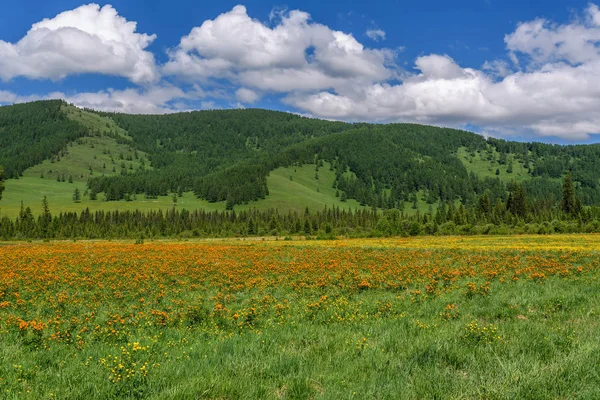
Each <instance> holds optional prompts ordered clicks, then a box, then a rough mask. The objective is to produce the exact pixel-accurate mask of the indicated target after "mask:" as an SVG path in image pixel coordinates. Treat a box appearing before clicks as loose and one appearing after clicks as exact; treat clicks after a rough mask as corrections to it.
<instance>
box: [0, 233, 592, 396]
mask: <svg viewBox="0 0 600 400" xmlns="http://www.w3.org/2000/svg"><path fill="white" fill-rule="evenodd" d="M599 252H600V235H590V234H588V235H553V236H549V237H548V236H494V237H416V238H394V239H352V240H351V239H346V240H327V241H325V240H323V241H309V240H300V239H298V240H291V241H289V240H258V239H252V240H248V239H245V240H244V239H240V240H204V241H187V242H183V241H153V242H146V243H141V244H134V243H132V242H109V241H97V242H93V241H82V242H66V241H65V242H47V243H43V242H38V243H15V242H11V243H6V244H4V245H0V397H2V398H6V399H110V398H149V399H171V398H174V399H202V398H207V399H265V398H266V399H332V398H335V399H352V398H356V399H368V398H373V399H398V398H400V399H423V398H439V399H442V398H444V399H447V398H450V399H480V398H484V399H515V398H519V399H573V398H581V399H588V398H589V399H593V398H598V397H597V396H598V393H599V392H600V329H599V322H600V318H599V315H598V314H599V313H600V283H599V280H598V278H599V276H600V257H599Z"/></svg>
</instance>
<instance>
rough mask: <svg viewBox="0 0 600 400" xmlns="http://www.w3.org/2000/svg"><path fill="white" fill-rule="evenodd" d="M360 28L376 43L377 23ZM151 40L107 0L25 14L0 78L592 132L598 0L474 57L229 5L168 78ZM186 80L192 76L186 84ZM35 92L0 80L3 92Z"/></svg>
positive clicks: (496, 127)
mask: <svg viewBox="0 0 600 400" xmlns="http://www.w3.org/2000/svg"><path fill="white" fill-rule="evenodd" d="M367 36H369V37H370V38H371V39H373V40H380V39H384V37H385V33H384V32H383V31H381V32H378V30H373V31H368V32H367ZM154 37H155V36H154V35H145V34H140V33H136V25H135V22H130V21H127V20H125V19H124V18H122V17H120V16H119V15H118V14H117V12H116V11H115V10H114V9H113V8H112V7H110V6H105V7H102V8H100V7H99V6H97V5H88V6H82V7H79V8H77V9H75V10H72V11H67V12H65V13H62V14H59V15H58V16H56V17H55V18H53V19H49V20H44V21H41V22H40V23H38V24H35V25H34V26H33V27H32V29H31V30H30V31H29V32H28V33H27V35H26V36H25V37H24V38H23V39H21V40H20V41H19V42H17V43H15V44H12V43H7V42H3V41H0V78H3V79H10V78H12V77H14V76H25V77H29V78H44V77H45V78H52V79H58V78H61V77H63V76H66V75H68V74H74V73H85V72H97V73H103V74H111V75H119V76H124V77H127V78H129V79H130V80H131V81H132V82H134V83H139V84H142V83H143V84H144V86H143V88H131V89H125V90H105V91H100V92H96V93H81V94H64V93H53V94H50V95H47V96H44V98H54V97H60V98H66V99H67V101H70V102H73V103H75V104H77V105H79V106H85V107H92V108H97V109H102V110H115V111H122V112H132V113H165V112H172V111H176V110H181V109H186V107H187V104H190V102H189V101H190V100H192V99H193V100H196V99H202V100H203V101H202V102H201V103H200V105H201V107H202V108H214V107H216V105H217V104H216V103H215V102H214V100H215V99H219V100H221V101H222V102H225V103H228V104H235V105H236V106H238V107H242V106H243V105H244V104H254V103H256V102H257V101H258V100H259V99H260V98H261V97H262V96H263V95H269V94H270V93H276V94H280V95H282V96H283V99H284V100H283V101H284V102H285V103H286V104H288V105H290V106H291V107H292V108H293V110H294V111H296V112H298V113H301V114H306V115H311V116H316V117H321V118H325V119H342V120H361V121H374V122H392V121H407V122H421V123H427V124H436V125H450V126H456V127H463V126H465V125H466V124H471V125H476V126H479V127H481V129H482V131H483V132H486V133H487V134H496V135H508V134H512V133H516V134H519V135H520V136H527V135H537V136H540V135H541V136H558V137H562V138H565V139H572V140H582V139H586V138H587V137H588V135H589V134H591V133H600V8H599V7H598V6H596V5H595V4H590V5H589V6H588V7H587V8H586V9H585V10H583V12H582V14H581V15H580V16H579V17H578V18H575V19H573V20H571V21H570V22H569V23H565V24H556V23H554V22H552V21H549V20H546V19H541V18H537V19H534V20H532V21H525V22H522V23H519V24H518V25H517V26H516V27H515V30H514V31H513V32H511V33H509V34H507V35H506V36H505V37H504V42H505V45H506V54H505V56H504V57H498V58H496V59H493V60H489V61H487V62H485V63H484V64H483V65H482V66H480V67H478V68H469V67H466V66H464V65H461V64H460V63H459V62H457V61H456V60H454V59H453V58H452V57H451V56H450V55H446V54H427V55H422V56H420V57H418V58H416V59H415V60H414V66H413V68H411V69H409V70H403V69H401V68H400V67H398V65H397V64H396V63H395V58H396V56H397V54H396V53H397V51H396V50H391V49H387V48H369V47H366V46H364V45H363V44H362V43H360V42H359V41H358V40H357V39H356V38H355V37H354V36H353V35H352V34H350V33H346V32H341V31H336V30H333V29H331V28H329V27H327V26H325V25H322V24H319V23H317V22H314V21H312V20H311V18H310V15H309V14H307V13H306V12H303V11H299V10H293V11H287V10H276V11H273V12H272V13H271V15H270V16H269V22H268V23H265V22H261V21H259V20H256V19H253V18H251V17H250V16H249V15H248V12H247V10H246V8H245V7H244V6H241V5H240V6H236V7H234V8H233V9H232V10H230V11H228V12H225V13H223V14H221V15H218V16H217V17H216V18H214V19H210V20H206V21H204V22H203V23H202V24H201V25H200V26H197V27H194V28H193V29H191V31H190V32H189V34H188V35H186V36H184V37H182V38H181V40H180V42H179V44H178V45H177V46H176V47H174V48H172V49H170V50H169V51H168V57H169V58H168V61H167V62H166V63H165V64H164V65H162V66H160V68H158V69H159V70H160V72H161V73H162V74H163V76H167V78H163V80H162V81H161V80H160V79H159V75H160V74H159V72H158V71H157V67H156V65H155V62H154V57H153V55H152V54H151V53H150V52H148V51H147V50H146V48H147V47H148V46H149V44H150V43H151V42H152V40H153V39H154ZM173 78H174V79H173ZM166 80H169V81H176V82H179V83H181V82H184V83H183V84H182V85H183V87H186V88H188V89H186V90H187V91H186V90H183V89H181V88H179V87H176V86H173V85H171V84H167V83H165V81H166ZM188 84H192V85H195V86H192V89H191V90H190V89H189V86H187V85H188ZM198 84H201V85H202V87H203V88H204V90H201V89H200V88H199V87H198V86H197V85H198ZM33 99H34V97H32V96H30V97H26V98H25V97H21V96H18V95H17V94H14V93H12V92H8V91H0V103H12V102H19V101H25V100H33Z"/></svg>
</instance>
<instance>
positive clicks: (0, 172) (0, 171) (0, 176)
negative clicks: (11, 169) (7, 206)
mask: <svg viewBox="0 0 600 400" xmlns="http://www.w3.org/2000/svg"><path fill="white" fill-rule="evenodd" d="M2 192H4V168H2V167H0V200H2Z"/></svg>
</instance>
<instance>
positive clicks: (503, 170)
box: [457, 147, 531, 183]
mask: <svg viewBox="0 0 600 400" xmlns="http://www.w3.org/2000/svg"><path fill="white" fill-rule="evenodd" d="M457 157H458V159H459V160H460V161H461V162H462V163H463V165H464V166H465V168H467V171H469V172H474V173H475V174H476V175H477V176H479V178H481V179H483V178H496V177H498V178H500V179H501V180H502V181H504V182H510V181H513V180H514V181H516V182H519V183H521V182H523V181H525V180H529V179H531V174H530V173H529V172H528V171H527V168H525V167H524V166H523V163H522V162H520V161H519V160H513V172H512V173H508V172H507V169H508V163H507V164H500V163H499V162H498V153H497V152H496V150H495V149H494V151H493V153H492V159H491V160H488V159H487V152H485V151H481V152H480V153H478V152H475V153H474V156H472V155H471V154H470V153H469V152H468V151H467V149H466V148H465V147H461V148H460V149H459V150H458V152H457ZM496 169H498V170H499V171H500V174H499V175H496Z"/></svg>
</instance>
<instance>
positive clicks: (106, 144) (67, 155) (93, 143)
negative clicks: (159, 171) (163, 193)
mask: <svg viewBox="0 0 600 400" xmlns="http://www.w3.org/2000/svg"><path fill="white" fill-rule="evenodd" d="M61 153H62V154H61V155H59V156H58V157H55V158H54V159H52V160H45V161H44V162H42V163H41V164H38V165H35V166H33V167H31V168H28V169H27V170H26V171H25V172H24V173H23V176H24V177H36V178H40V177H42V176H43V177H44V179H47V180H55V181H56V178H57V177H58V176H64V177H65V179H68V177H69V176H71V177H72V178H73V180H76V181H82V182H87V181H88V179H89V178H90V177H94V176H102V175H106V176H110V175H118V174H119V173H121V170H122V169H123V167H125V169H126V170H127V172H133V171H137V170H138V169H140V168H142V162H143V163H144V167H143V169H151V167H150V163H149V161H148V160H147V157H146V154H145V153H143V152H139V151H136V150H134V149H132V148H131V147H130V146H128V145H124V144H119V143H117V141H116V140H115V139H112V138H110V137H108V136H99V137H85V138H82V139H79V140H78V141H77V142H74V143H70V144H69V145H68V146H67V150H66V152H61ZM136 155H137V158H136Z"/></svg>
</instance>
